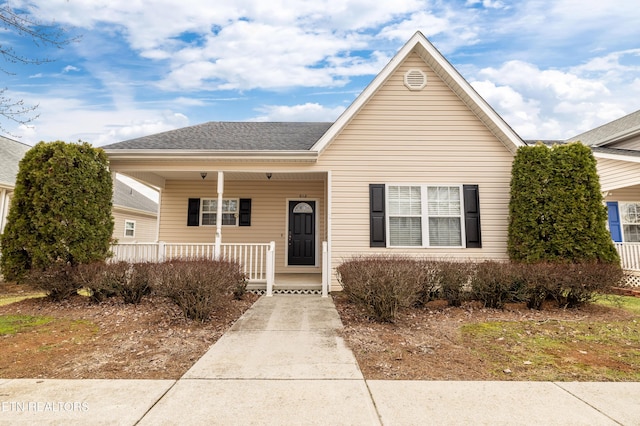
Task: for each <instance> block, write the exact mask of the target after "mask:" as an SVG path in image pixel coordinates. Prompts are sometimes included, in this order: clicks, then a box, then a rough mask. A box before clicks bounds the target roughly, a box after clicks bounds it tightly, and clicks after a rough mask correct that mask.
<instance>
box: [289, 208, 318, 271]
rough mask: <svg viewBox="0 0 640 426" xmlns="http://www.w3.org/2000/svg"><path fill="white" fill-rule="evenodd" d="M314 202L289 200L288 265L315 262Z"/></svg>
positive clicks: (313, 263) (311, 263)
mask: <svg viewBox="0 0 640 426" xmlns="http://www.w3.org/2000/svg"><path fill="white" fill-rule="evenodd" d="M315 227H316V202H315V201H289V265H315V263H316V253H315V246H316V230H315Z"/></svg>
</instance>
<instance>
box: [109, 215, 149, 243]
mask: <svg viewBox="0 0 640 426" xmlns="http://www.w3.org/2000/svg"><path fill="white" fill-rule="evenodd" d="M128 220H131V221H134V222H135V223H136V228H135V235H134V236H133V237H126V236H125V235H124V223H125V221H128ZM157 229H158V225H157V219H156V217H155V216H152V215H149V214H145V213H142V212H140V213H137V212H133V211H131V210H123V209H119V208H118V207H117V206H114V208H113V238H115V239H117V240H118V242H120V243H132V242H136V243H149V242H154V241H156V232H157Z"/></svg>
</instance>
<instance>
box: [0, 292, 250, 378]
mask: <svg viewBox="0 0 640 426" xmlns="http://www.w3.org/2000/svg"><path fill="white" fill-rule="evenodd" d="M14 290H15V288H14ZM4 292H5V294H6V293H7V292H11V289H7V288H5V289H4ZM256 299H257V296H255V295H253V294H247V295H245V297H244V300H242V301H232V302H231V303H230V305H229V307H228V309H225V310H222V311H219V312H216V314H215V316H214V317H213V318H212V319H211V321H210V322H208V323H200V322H194V321H190V320H187V319H185V318H184V316H183V315H182V312H181V311H180V310H179V309H178V308H177V307H176V306H175V305H173V304H172V303H171V302H168V301H166V300H164V299H161V298H146V299H143V301H142V303H141V304H140V305H137V306H134V305H127V304H124V303H123V302H122V301H118V300H116V299H108V300H107V301H105V302H103V303H101V304H99V305H98V304H95V303H92V302H91V301H90V300H89V298H87V297H82V296H76V297H73V298H72V299H70V300H68V301H64V302H59V303H54V302H50V301H48V300H46V299H43V298H38V299H27V300H23V301H20V302H16V303H12V304H10V305H5V306H0V315H9V314H20V315H38V316H47V317H53V318H55V319H56V320H54V321H51V322H50V323H48V324H45V325H42V326H38V327H35V328H34V329H33V330H31V331H23V332H21V333H17V334H13V335H4V336H0V377H2V378H60V379H63V378H64V379H89V378H92V379H102V378H118V379H177V378H179V377H180V376H182V375H183V374H184V373H185V372H186V371H187V370H188V369H189V368H190V367H191V366H192V365H193V364H194V362H195V361H196V360H198V359H199V358H200V357H201V356H202V355H203V354H204V353H205V352H206V351H207V349H209V347H211V345H213V343H215V342H216V340H218V339H219V338H220V336H222V334H223V333H224V332H225V331H226V330H227V329H228V328H229V327H230V326H231V325H232V324H233V323H234V322H235V321H236V319H238V318H239V317H240V315H242V313H243V312H244V311H245V310H247V309H248V308H249V307H250V306H251V305H252V304H253V302H255V300H256Z"/></svg>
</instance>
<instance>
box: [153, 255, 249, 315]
mask: <svg viewBox="0 0 640 426" xmlns="http://www.w3.org/2000/svg"><path fill="white" fill-rule="evenodd" d="M153 275H154V279H155V284H156V285H157V287H158V288H157V291H158V292H159V293H160V294H162V295H164V296H166V297H168V298H170V299H171V300H173V302H175V303H176V305H178V307H179V308H180V309H181V310H182V312H183V314H184V315H185V317H186V318H189V319H193V320H198V321H207V320H208V319H209V317H210V316H211V314H212V313H213V312H214V311H215V309H217V308H218V307H220V306H222V305H223V304H224V303H226V302H227V301H228V300H229V299H230V297H231V296H232V295H235V294H237V293H238V289H240V288H245V289H246V277H245V275H244V273H243V272H242V268H241V267H240V265H239V264H238V263H236V262H232V261H227V260H217V261H211V260H189V261H186V260H174V261H169V262H165V263H162V264H160V265H157V266H156V267H155V268H154V274H153Z"/></svg>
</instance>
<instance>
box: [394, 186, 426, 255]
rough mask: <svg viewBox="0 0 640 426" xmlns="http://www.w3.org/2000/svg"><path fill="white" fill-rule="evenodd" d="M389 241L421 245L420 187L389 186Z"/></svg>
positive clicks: (407, 244)
mask: <svg viewBox="0 0 640 426" xmlns="http://www.w3.org/2000/svg"><path fill="white" fill-rule="evenodd" d="M388 199H389V241H390V243H391V245H392V246H421V245H422V217H421V216H422V188H421V187H419V186H390V187H389V197H388Z"/></svg>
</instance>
